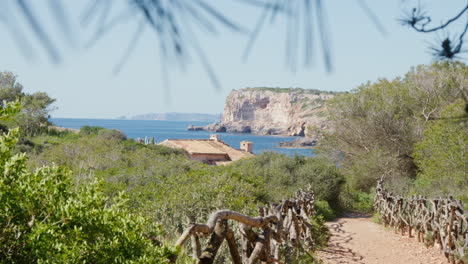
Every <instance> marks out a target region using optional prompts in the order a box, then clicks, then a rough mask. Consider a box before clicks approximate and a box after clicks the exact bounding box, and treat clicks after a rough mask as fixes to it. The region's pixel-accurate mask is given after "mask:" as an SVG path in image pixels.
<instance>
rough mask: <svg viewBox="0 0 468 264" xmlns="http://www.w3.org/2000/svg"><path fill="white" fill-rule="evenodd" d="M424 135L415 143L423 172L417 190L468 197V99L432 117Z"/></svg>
mask: <svg viewBox="0 0 468 264" xmlns="http://www.w3.org/2000/svg"><path fill="white" fill-rule="evenodd" d="M426 127H427V128H426V130H425V131H424V139H423V140H422V141H421V142H419V143H417V144H416V146H415V154H414V157H415V162H416V164H417V165H418V167H419V170H420V171H419V173H418V177H417V180H416V182H415V186H414V189H415V190H414V191H413V192H416V190H417V192H419V193H424V194H426V195H431V196H433V197H435V196H447V195H453V196H456V197H458V198H459V199H462V200H464V201H468V162H467V161H468V156H467V152H468V114H467V113H466V112H465V111H464V102H463V101H462V100H458V101H456V102H455V103H453V104H451V105H449V106H447V107H446V108H445V109H444V111H443V112H442V114H441V116H440V118H438V119H434V120H431V121H429V122H428V123H427V124H426Z"/></svg>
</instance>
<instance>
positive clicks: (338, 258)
mask: <svg viewBox="0 0 468 264" xmlns="http://www.w3.org/2000/svg"><path fill="white" fill-rule="evenodd" d="M347 217H350V218H354V217H358V216H347ZM360 217H362V216H360ZM345 223H346V219H343V218H342V219H339V220H338V221H335V222H332V223H330V224H329V226H328V227H329V229H330V232H331V233H332V237H331V238H330V241H329V242H328V248H326V249H324V250H322V252H323V254H325V255H327V260H329V261H333V262H334V263H365V262H364V261H363V260H364V256H362V255H361V254H359V253H357V252H354V251H353V250H352V249H351V247H350V246H349V242H350V241H351V240H353V236H354V235H355V233H350V232H345V231H344V230H343V224H345Z"/></svg>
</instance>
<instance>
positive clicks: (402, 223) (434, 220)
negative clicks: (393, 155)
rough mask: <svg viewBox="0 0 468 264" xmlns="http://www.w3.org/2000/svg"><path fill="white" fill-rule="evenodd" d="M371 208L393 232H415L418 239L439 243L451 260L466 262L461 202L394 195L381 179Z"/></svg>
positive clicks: (467, 227)
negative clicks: (386, 188) (384, 186)
mask: <svg viewBox="0 0 468 264" xmlns="http://www.w3.org/2000/svg"><path fill="white" fill-rule="evenodd" d="M374 208H375V211H376V212H378V213H379V214H380V215H379V218H380V221H381V223H383V224H384V225H385V226H390V227H393V228H394V230H395V233H397V232H400V234H402V235H405V234H406V235H408V236H409V237H411V236H413V231H414V232H415V234H414V235H416V236H417V239H418V241H419V242H424V243H425V244H426V246H434V245H437V246H439V247H440V249H441V251H442V252H443V254H444V255H445V257H447V260H448V261H449V262H450V263H465V264H468V221H467V215H466V214H465V212H464V210H463V206H462V204H461V202H460V201H457V200H455V199H453V197H448V198H445V199H443V198H440V199H428V198H426V197H422V196H413V197H411V198H405V197H402V196H394V195H393V194H392V193H391V192H388V191H387V190H385V189H384V188H383V180H380V181H379V182H378V184H377V189H376V195H375V199H374Z"/></svg>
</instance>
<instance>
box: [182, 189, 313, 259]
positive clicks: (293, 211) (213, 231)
mask: <svg viewBox="0 0 468 264" xmlns="http://www.w3.org/2000/svg"><path fill="white" fill-rule="evenodd" d="M314 202H315V198H314V194H313V193H312V192H311V191H310V190H307V191H302V190H301V191H298V192H297V195H296V197H295V198H293V199H289V200H283V201H281V203H279V204H270V205H269V206H267V207H260V208H259V216H258V217H250V216H247V215H243V214H240V213H238V212H234V211H229V210H221V211H217V212H214V213H213V214H212V215H211V216H210V217H209V220H208V222H207V223H206V224H197V223H192V224H190V226H189V227H188V228H187V229H186V230H185V231H184V232H183V234H182V235H181V236H180V238H179V239H178V240H177V242H176V246H178V247H181V246H183V245H184V244H185V243H186V242H187V241H188V240H189V239H190V240H191V247H192V250H193V256H194V258H195V259H197V261H198V263H213V262H214V260H215V258H216V255H217V253H218V250H219V248H220V247H221V245H222V243H223V242H224V241H226V242H227V244H228V247H229V252H230V257H231V259H232V263H234V264H253V263H257V262H259V261H261V263H289V262H290V261H289V260H288V259H289V258H290V257H291V255H292V254H294V252H295V250H300V251H301V252H304V253H306V254H307V250H311V249H312V248H313V247H314V239H313V236H312V235H313V234H312V226H311V224H310V218H311V217H312V216H314V215H315V209H314ZM228 220H231V221H230V222H229V223H228ZM201 237H207V239H208V241H206V242H205V243H204V244H205V245H206V246H205V247H204V250H202V248H201V244H202V243H201V241H200V238H201ZM239 246H240V247H239ZM239 248H240V250H239ZM296 252H297V251H296Z"/></svg>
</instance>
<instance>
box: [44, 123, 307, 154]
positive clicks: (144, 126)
mask: <svg viewBox="0 0 468 264" xmlns="http://www.w3.org/2000/svg"><path fill="white" fill-rule="evenodd" d="M50 121H51V122H52V123H54V124H55V125H57V126H61V127H67V128H76V129H79V128H81V127H82V126H100V127H104V128H109V129H118V130H120V131H122V132H124V133H125V134H126V135H127V137H129V138H139V137H140V138H144V137H154V138H155V139H156V141H157V142H161V141H163V140H166V139H169V138H172V139H199V138H209V136H210V134H213V133H212V132H206V131H187V126H188V125H196V126H205V125H208V123H207V122H192V121H187V122H185V121H157V120H118V119H78V118H76V119H75V118H51V119H50ZM218 134H219V135H220V136H221V139H222V140H223V141H224V142H226V143H227V144H229V145H230V146H232V147H234V148H239V145H240V142H241V141H243V140H248V141H251V142H253V143H254V145H253V151H254V153H255V154H260V153H262V152H263V151H275V152H280V153H284V154H287V155H290V156H293V155H303V156H313V155H314V153H313V150H311V149H286V148H278V144H279V142H284V141H292V140H294V139H295V138H294V137H278V136H257V135H251V134H233V133H218Z"/></svg>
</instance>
